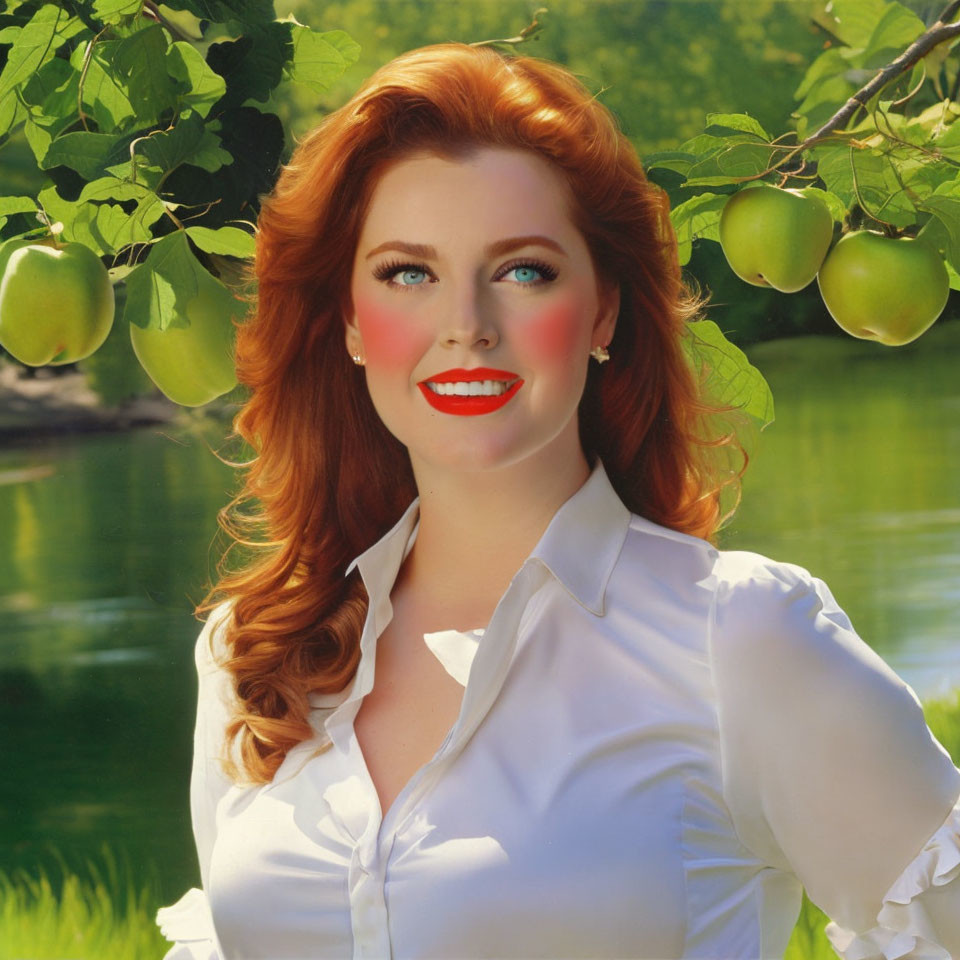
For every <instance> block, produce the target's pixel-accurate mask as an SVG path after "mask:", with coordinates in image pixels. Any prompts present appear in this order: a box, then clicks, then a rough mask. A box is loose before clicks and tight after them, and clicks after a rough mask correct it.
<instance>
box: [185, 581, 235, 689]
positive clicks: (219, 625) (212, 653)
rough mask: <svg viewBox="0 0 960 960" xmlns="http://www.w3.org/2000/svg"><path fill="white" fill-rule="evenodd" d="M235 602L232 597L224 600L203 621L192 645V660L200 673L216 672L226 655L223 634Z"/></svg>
mask: <svg viewBox="0 0 960 960" xmlns="http://www.w3.org/2000/svg"><path fill="white" fill-rule="evenodd" d="M235 603H236V600H235V598H233V597H231V598H230V599H229V600H224V601H223V602H222V603H220V604H219V605H218V606H216V607H214V608H213V610H211V611H210V613H209V616H208V617H207V619H206V620H205V621H204V624H203V628H202V629H201V630H200V633H199V635H198V636H197V641H196V644H195V647H194V660H195V662H196V665H197V671H198V673H200V674H201V675H203V674H206V673H211V672H216V671H217V670H218V669H219V668H220V667H221V666H222V665H223V663H224V661H225V660H226V659H227V657H228V652H227V644H226V636H225V634H226V628H227V625H228V623H229V621H230V618H231V617H232V615H233V607H234V604H235Z"/></svg>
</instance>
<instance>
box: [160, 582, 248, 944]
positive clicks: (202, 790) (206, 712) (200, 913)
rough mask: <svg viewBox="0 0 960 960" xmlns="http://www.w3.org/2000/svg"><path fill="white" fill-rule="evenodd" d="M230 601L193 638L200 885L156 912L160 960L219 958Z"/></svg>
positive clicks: (193, 797) (193, 782) (193, 808)
mask: <svg viewBox="0 0 960 960" xmlns="http://www.w3.org/2000/svg"><path fill="white" fill-rule="evenodd" d="M231 609H232V601H225V602H224V603H221V604H220V605H219V606H218V607H215V608H214V609H213V610H212V611H211V613H210V616H209V617H208V618H207V621H206V623H205V624H204V625H203V629H202V630H201V631H200V634H199V636H198V637H197V642H196V646H195V649H194V661H195V664H196V669H197V716H196V724H195V726H194V736H193V766H192V770H191V774H190V819H191V822H192V826H193V837H194V842H195V844H196V849H197V859H198V861H199V865H200V881H201V883H202V889H200V888H198V887H192V888H191V889H190V890H188V891H187V892H186V893H185V894H184V895H183V896H182V897H181V898H180V899H179V900H178V901H177V902H176V903H174V904H172V905H171V906H169V907H162V908H161V909H160V910H159V911H158V912H157V925H158V926H159V927H160V932H161V933H162V934H163V935H164V937H166V939H167V940H170V941H173V942H174V946H173V947H171V948H170V950H169V951H168V952H167V954H166V955H165V957H164V958H163V960H219V956H220V954H219V951H218V949H217V945H216V936H215V933H214V928H213V920H212V918H211V915H210V906H209V903H208V901H207V896H206V893H205V891H206V889H207V886H208V880H209V871H210V855H211V852H212V850H213V841H214V838H215V837H216V813H217V806H218V804H219V803H220V800H221V799H222V797H223V796H224V795H225V794H226V792H227V791H228V790H229V789H230V787H231V786H232V781H231V780H230V779H229V778H228V777H227V776H226V774H225V773H224V772H223V770H222V768H221V765H220V758H221V756H222V751H223V746H224V729H225V727H226V724H227V721H228V719H229V717H230V715H231V713H232V703H233V694H232V687H231V684H230V677H229V674H228V673H227V672H226V671H225V670H224V669H223V668H222V667H221V666H220V661H221V659H222V658H223V657H224V655H225V652H226V647H225V644H224V640H223V628H224V625H225V623H226V620H227V617H228V615H229V614H230V612H231Z"/></svg>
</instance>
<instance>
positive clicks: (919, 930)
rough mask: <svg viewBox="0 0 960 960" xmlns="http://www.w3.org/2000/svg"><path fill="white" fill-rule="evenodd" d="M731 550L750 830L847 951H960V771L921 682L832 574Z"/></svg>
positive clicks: (742, 822)
mask: <svg viewBox="0 0 960 960" xmlns="http://www.w3.org/2000/svg"><path fill="white" fill-rule="evenodd" d="M723 562H724V563H725V564H726V570H725V572H724V574H723V575H722V576H721V578H720V583H719V586H718V589H717V595H716V596H717V600H716V610H715V617H714V621H713V637H712V649H713V659H714V666H715V676H716V680H717V685H718V697H719V705H718V710H719V722H720V729H721V747H722V751H723V767H724V796H725V798H726V800H727V805H728V807H729V809H730V812H731V816H732V819H733V821H734V824H735V826H736V828H737V832H738V834H739V836H740V839H741V841H742V842H743V843H744V845H745V846H747V847H748V848H749V849H751V850H752V851H753V852H754V853H755V854H756V855H757V856H758V857H759V858H760V859H761V860H763V861H764V862H765V863H767V864H769V865H771V866H775V867H778V868H780V869H783V870H788V871H790V872H792V873H793V874H794V875H795V876H796V877H797V878H798V879H799V880H800V881H801V883H802V884H803V886H804V888H805V889H806V891H807V895H808V896H809V897H810V899H811V900H812V901H813V902H814V903H815V904H816V905H817V906H819V907H820V908H821V909H822V910H823V911H824V912H825V913H826V914H827V915H828V916H829V917H830V918H831V923H830V925H829V926H828V928H827V934H828V936H829V937H830V939H831V942H832V943H833V945H834V948H835V949H836V950H837V951H838V953H840V954H841V955H842V956H844V957H845V958H848V960H854V958H856V960H868V958H877V960H881V958H887V957H890V958H892V957H897V958H901V957H903V958H905V957H913V956H917V957H919V956H924V957H928V956H929V957H943V958H946V960H948V958H949V956H950V955H951V953H953V955H955V956H960V951H957V940H958V939H960V921H958V920H957V917H960V878H958V875H960V808H958V807H956V806H955V805H956V804H957V803H958V802H960V801H958V798H960V770H958V769H957V768H956V766H955V765H954V763H953V761H952V760H951V758H950V756H949V755H948V754H947V751H946V750H945V749H944V748H943V746H942V745H941V744H940V743H938V742H937V740H936V739H935V738H934V737H933V735H932V733H931V732H930V730H929V728H928V727H927V724H926V722H925V720H924V716H923V710H922V708H921V705H920V703H919V701H918V700H917V697H916V695H915V694H914V692H913V690H912V689H911V688H910V687H909V686H908V685H907V684H905V683H904V682H903V681H902V680H901V679H900V677H898V676H897V674H896V673H895V672H894V671H893V670H892V669H891V668H890V667H889V665H888V664H887V663H886V662H885V661H884V660H882V659H881V658H880V657H879V656H878V655H877V654H876V653H875V652H874V651H873V650H871V649H870V647H868V646H867V644H865V643H864V642H863V640H861V639H860V637H859V636H858V635H857V633H856V631H855V630H854V629H853V626H852V624H851V623H850V620H849V618H848V617H847V615H846V613H845V612H844V611H843V610H842V609H841V608H840V607H839V605H838V604H837V602H836V600H835V599H834V597H833V595H832V593H831V592H830V589H829V588H828V587H827V585H826V584H825V583H824V582H823V581H822V580H819V579H817V578H815V577H812V576H811V575H810V573H809V572H808V571H806V570H804V569H803V568H802V567H798V566H796V565H794V564H787V563H778V562H776V561H772V560H769V559H768V558H766V557H761V556H760V555H758V554H752V553H747V552H743V551H733V552H730V553H729V554H728V555H727V556H726V557H725V558H724V561H723ZM934 888H936V889H935V890H934ZM928 891H930V892H929V893H928ZM896 897H899V898H901V899H903V900H904V902H902V903H897V902H895V900H894V899H893V898H896ZM924 950H926V951H927V952H923V951H924ZM914 951H916V952H914ZM938 951H939V952H938Z"/></svg>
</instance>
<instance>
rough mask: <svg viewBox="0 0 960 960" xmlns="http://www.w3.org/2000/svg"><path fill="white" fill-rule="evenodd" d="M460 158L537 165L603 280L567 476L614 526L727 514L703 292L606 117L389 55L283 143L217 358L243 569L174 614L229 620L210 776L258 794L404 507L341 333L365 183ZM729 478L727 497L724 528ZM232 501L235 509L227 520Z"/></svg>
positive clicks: (553, 80) (742, 458)
mask: <svg viewBox="0 0 960 960" xmlns="http://www.w3.org/2000/svg"><path fill="white" fill-rule="evenodd" d="M481 147H501V148H520V149H526V150H531V151H535V152H536V153H537V154H539V155H540V156H542V157H545V158H546V159H548V160H549V161H552V162H553V163H554V164H555V166H556V167H557V168H558V169H559V171H560V172H562V174H563V175H564V176H565V178H566V183H567V185H568V186H569V188H570V189H569V196H570V198H571V202H572V209H571V211H570V213H571V216H572V219H573V222H574V224H575V226H576V227H577V228H578V229H579V230H580V232H581V234H582V235H583V237H584V239H585V241H586V244H587V247H588V249H589V251H590V255H591V258H592V261H593V266H594V269H595V271H596V273H597V275H598V278H599V279H600V280H601V282H603V283H604V284H605V285H607V284H613V285H615V286H617V287H619V290H620V294H621V299H620V311H619V315H618V319H617V324H616V331H615V334H614V337H613V340H612V341H611V343H610V345H609V349H610V355H611V359H610V361H609V362H608V363H605V364H604V365H603V366H602V367H600V365H599V364H590V371H589V373H588V376H587V382H586V385H585V388H584V393H583V397H582V400H581V402H580V407H579V426H580V437H581V443H582V445H583V449H584V453H585V455H586V457H587V459H588V461H589V462H590V463H591V465H592V464H594V463H595V460H596V457H598V456H599V457H600V459H601V460H602V462H603V464H604V467H605V469H606V471H607V474H608V476H609V478H610V481H611V483H612V485H613V487H614V489H615V490H616V492H617V494H618V495H619V496H620V498H621V499H622V500H623V502H624V504H626V506H627V507H628V508H629V509H630V510H631V511H633V512H634V513H637V514H641V515H642V516H644V517H646V518H648V519H650V520H652V521H654V522H656V523H659V524H662V525H664V526H667V527H670V528H672V529H674V530H678V531H682V532H684V533H688V534H692V535H694V536H698V537H702V538H704V539H707V540H709V541H710V542H711V543H714V544H715V539H714V538H715V534H716V532H717V530H718V529H719V527H720V526H721V524H722V523H723V521H724V520H725V519H726V518H727V517H729V516H730V515H732V513H733V511H734V510H735V509H736V504H738V503H739V484H740V477H741V476H742V473H743V471H744V470H745V469H746V464H747V459H748V458H747V455H746V451H745V450H743V447H742V444H741V443H740V442H739V440H738V439H737V434H736V431H733V430H728V431H727V432H722V431H718V430H717V429H716V426H715V425H716V424H717V423H718V422H720V421H718V420H716V419H715V418H716V417H717V416H718V415H720V414H730V413H731V412H732V413H733V414H734V415H736V411H732V409H731V408H730V407H725V406H719V405H712V404H711V403H710V402H709V399H708V398H707V397H706V396H705V394H704V391H703V383H702V382H701V380H702V378H701V377H700V376H699V374H698V373H697V372H696V371H695V370H694V369H693V367H692V366H691V364H690V362H689V361H688V360H687V358H686V355H685V352H684V347H683V342H682V341H683V339H684V337H685V336H688V335H689V331H688V328H687V324H688V321H690V320H692V319H694V318H695V317H696V316H697V315H698V313H699V312H700V309H701V307H702V306H703V305H704V303H705V299H706V298H704V297H703V296H702V295H701V294H700V293H699V291H694V290H691V289H690V288H689V287H688V286H687V285H686V284H685V282H684V280H683V278H682V277H681V269H680V265H679V262H678V257H677V241H676V237H675V235H674V232H673V228H672V225H671V223H670V219H669V201H668V198H667V196H666V194H665V192H664V191H663V190H662V189H661V188H659V187H658V186H656V185H655V184H652V183H650V182H649V181H648V180H647V178H646V176H645V174H644V171H643V167H642V165H641V162H640V160H639V158H638V156H637V154H636V152H635V150H634V149H633V147H632V145H631V144H630V142H629V141H628V140H627V139H626V137H625V136H624V135H623V134H622V133H621V132H620V130H619V129H618V126H617V123H616V121H615V119H614V117H613V115H612V114H611V113H610V111H609V110H608V109H607V108H606V107H604V106H603V105H602V104H600V103H599V102H598V101H597V100H596V99H594V97H593V96H592V95H591V94H590V92H589V91H588V90H587V89H586V88H585V87H584V86H583V85H582V84H581V82H580V81H579V80H578V79H577V78H576V77H575V76H574V75H573V74H572V73H570V72H569V71H568V70H567V69H565V68H564V67H562V66H560V65H558V64H555V63H552V62H550V61H547V60H542V59H538V58H534V57H528V56H517V55H514V54H507V53H502V52H499V51H497V50H495V49H493V48H491V47H489V46H471V45H469V44H463V43H441V44H435V45H431V46H427V47H422V48H420V49H416V50H412V51H410V52H408V53H405V54H403V55H401V56H399V57H397V58H396V59H394V60H392V61H390V62H389V63H387V64H386V65H385V66H383V67H381V68H380V69H379V70H377V71H376V73H374V74H373V75H372V76H371V77H370V78H369V79H368V80H367V81H366V82H365V83H364V84H363V85H362V86H361V87H360V89H359V90H358V91H357V93H356V94H355V95H354V96H353V97H352V99H350V101H349V102H348V103H346V104H345V105H344V106H343V107H341V108H340V109H338V110H336V111H334V112H333V113H331V114H329V115H327V116H326V117H325V118H324V119H323V120H322V121H321V122H320V123H319V125H318V126H316V127H315V128H314V129H313V130H312V131H310V132H309V133H308V134H307V135H306V136H304V137H303V138H302V139H298V140H297V143H296V147H295V149H294V151H293V153H292V156H291V158H290V161H289V163H287V164H285V165H284V166H283V168H282V170H281V172H280V175H279V179H278V180H277V182H276V185H275V187H274V189H273V191H272V192H271V193H270V194H269V195H267V196H266V197H264V198H263V202H262V207H261V211H260V215H259V220H258V230H257V236H256V255H255V258H254V260H253V262H252V264H251V265H248V268H247V271H246V272H245V278H246V280H247V281H248V282H249V284H250V288H249V289H254V288H255V289H256V293H255V294H249V293H248V294H247V296H246V298H245V299H247V301H248V303H250V304H251V309H250V310H249V311H248V316H247V317H246V318H245V319H244V321H243V322H241V323H239V324H237V325H236V326H237V332H236V347H235V352H236V371H237V379H238V381H239V382H240V383H241V384H243V385H245V387H246V388H248V390H249V394H248V399H246V400H245V402H244V403H243V404H242V406H241V408H240V410H239V412H237V414H236V415H235V417H234V420H233V433H232V434H231V435H230V436H231V437H242V438H243V440H244V441H246V443H247V444H248V445H249V447H250V448H251V449H252V450H253V451H254V454H255V456H254V457H253V459H252V460H250V461H249V462H247V463H232V462H231V461H226V460H225V461H224V462H225V463H230V464H231V466H234V467H237V468H239V469H241V470H243V471H244V474H243V479H244V483H243V485H242V488H241V490H240V492H239V493H238V494H237V496H236V497H235V498H234V499H233V500H232V501H231V502H230V503H229V504H228V505H227V506H226V507H224V508H223V509H222V510H221V511H220V512H219V514H218V519H219V522H220V526H221V527H222V528H223V530H224V531H225V532H226V533H227V534H228V535H229V536H230V537H232V538H233V539H234V540H235V541H236V545H243V546H244V547H246V548H247V549H248V551H250V558H249V559H248V560H246V561H245V563H244V564H243V565H242V566H241V569H239V570H234V571H229V572H227V571H226V570H225V567H226V561H227V556H226V555H224V557H223V558H222V559H221V561H220V564H219V565H218V574H219V576H220V579H219V583H218V584H216V585H215V586H214V587H212V588H211V589H210V591H209V593H208V594H207V596H206V598H205V599H204V601H203V602H201V603H200V604H199V605H198V606H197V607H196V610H195V613H196V614H197V615H199V614H201V613H203V612H205V611H208V610H211V609H213V608H214V607H215V606H217V605H219V604H220V603H224V605H225V607H229V606H232V608H233V609H232V616H231V617H227V618H226V621H225V625H224V626H223V633H222V637H223V641H222V644H223V648H224V650H225V652H226V654H227V656H226V657H225V658H223V663H222V665H223V667H224V669H226V670H227V671H228V672H229V674H230V675H231V678H232V682H233V691H234V694H235V698H236V701H237V706H236V710H235V712H234V714H233V715H232V717H231V720H230V722H229V723H228V724H227V728H226V731H225V744H226V745H229V746H228V749H227V750H226V756H225V758H224V763H225V768H226V770H227V772H228V775H229V776H231V777H232V778H233V779H234V780H236V781H238V782H240V781H245V782H247V783H253V784H258V783H265V782H268V781H269V780H271V779H272V777H273V775H274V773H275V772H276V770H277V768H278V767H279V766H280V764H281V762H282V761H283V759H284V757H285V756H286V754H287V752H288V751H289V750H290V749H291V748H292V747H293V746H294V745H296V744H297V743H299V742H301V741H303V740H305V739H307V738H310V737H312V736H314V735H315V731H314V729H313V728H312V727H311V725H310V724H309V722H308V714H309V712H310V705H309V702H308V695H309V694H310V693H311V692H318V693H335V692H338V691H341V690H343V689H344V687H345V686H346V684H347V683H348V682H349V681H350V680H351V679H352V677H353V675H354V673H355V671H356V668H357V665H358V662H359V659H360V634H361V630H362V627H363V624H364V621H365V617H366V611H367V602H368V598H367V594H366V591H365V588H364V585H363V582H362V580H361V578H360V576H359V572H358V570H356V569H354V570H353V571H352V572H351V574H350V576H349V577H345V576H344V573H345V570H346V567H347V565H348V564H349V563H350V561H351V560H352V559H353V558H354V557H355V556H356V555H358V554H359V553H361V552H362V551H363V550H365V549H366V548H367V547H369V546H370V545H371V544H373V543H374V542H376V541H377V540H378V539H379V538H380V537H382V536H383V534H384V533H385V532H386V531H387V530H388V529H390V528H391V527H392V526H393V525H394V524H395V523H396V522H397V520H398V519H399V518H400V516H401V514H402V513H403V512H404V510H405V509H406V508H407V507H408V506H409V505H410V502H411V501H412V499H413V498H414V497H415V496H416V495H417V490H416V485H415V482H414V477H413V472H412V469H411V465H410V460H409V456H408V454H407V450H406V448H405V447H404V446H403V445H402V444H401V443H400V442H399V441H398V440H397V439H396V438H395V437H394V436H393V435H392V434H391V433H390V432H389V431H388V430H387V429H386V427H385V426H384V424H383V423H382V421H381V420H380V418H379V416H378V414H377V412H376V410H375V408H374V406H373V403H372V401H371V399H370V396H369V393H368V391H367V389H366V386H365V383H364V381H363V378H362V376H361V375H359V373H358V370H357V368H356V367H355V366H354V364H353V363H352V361H351V359H350V357H349V355H348V353H347V350H346V345H345V339H344V337H345V328H344V318H345V317H349V316H350V315H352V305H351V302H350V277H351V272H352V267H353V257H354V253H355V250H356V246H357V242H358V238H359V235H360V230H361V226H362V224H363V221H364V217H365V215H366V211H367V209H368V204H369V201H370V198H371V195H372V192H373V189H374V187H375V186H376V183H377V181H378V178H379V177H380V176H381V175H382V174H383V173H384V172H385V170H386V168H387V167H388V166H389V165H390V164H393V163H395V162H397V161H398V160H400V159H402V158H404V157H405V156H406V155H408V154H410V153H413V152H419V151H422V150H424V149H426V150H430V151H433V152H434V153H436V154H437V155H439V156H442V157H444V158H447V159H463V158H465V157H467V156H469V155H470V153H471V152H472V151H474V150H476V149H478V148H481ZM744 422H746V418H745V417H744ZM711 424H713V425H714V427H713V428H711ZM734 451H736V452H737V456H735V457H734V456H731V455H729V454H731V453H732V452H734ZM718 454H719V455H718ZM737 461H739V462H740V467H739V469H736V468H735V466H734V465H735V463H736V462H737ZM731 485H732V487H733V489H735V491H736V503H735V504H734V506H733V508H732V509H730V510H729V511H728V512H727V513H726V514H725V515H724V514H722V511H721V505H720V504H721V492H723V491H724V489H725V488H727V487H730V486H731ZM245 503H253V504H254V509H253V511H251V512H241V511H240V510H239V509H238V508H239V507H241V506H242V505H243V504H245ZM254 534H258V535H260V537H261V539H256V538H255V536H253V535H254ZM226 552H227V553H229V549H228V550H227V551H226ZM237 738H239V740H237ZM327 746H329V744H327Z"/></svg>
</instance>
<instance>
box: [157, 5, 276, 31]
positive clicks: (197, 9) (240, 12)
mask: <svg viewBox="0 0 960 960" xmlns="http://www.w3.org/2000/svg"><path fill="white" fill-rule="evenodd" d="M167 6H175V7H176V9H178V10H189V11H190V12H191V13H192V14H193V15H194V16H196V17H198V18H199V19H201V20H210V21H212V22H213V23H229V22H230V21H231V20H235V21H237V23H239V24H242V25H245V26H248V27H250V26H254V25H256V24H263V23H270V22H272V21H273V19H274V17H275V16H276V14H275V12H274V9H273V0H177V2H176V4H174V5H171V4H167Z"/></svg>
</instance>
